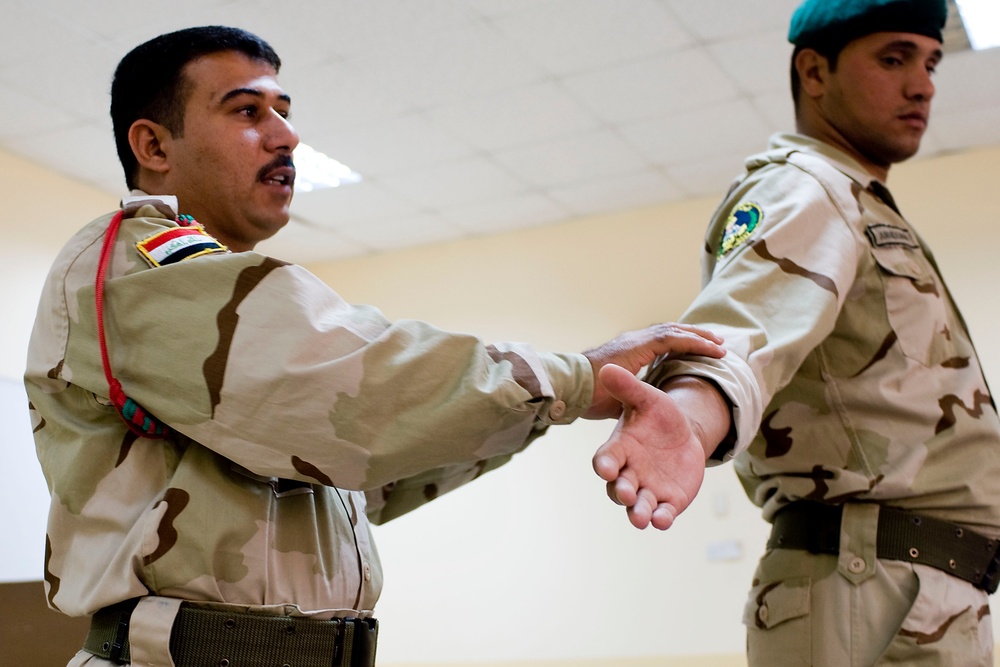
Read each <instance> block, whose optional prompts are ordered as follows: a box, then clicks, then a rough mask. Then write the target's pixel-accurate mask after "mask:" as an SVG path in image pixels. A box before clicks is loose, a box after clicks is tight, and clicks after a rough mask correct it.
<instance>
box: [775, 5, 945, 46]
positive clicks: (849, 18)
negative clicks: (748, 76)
mask: <svg viewBox="0 0 1000 667" xmlns="http://www.w3.org/2000/svg"><path fill="white" fill-rule="evenodd" d="M947 18H948V7H947V4H946V2H945V0H805V2H803V3H802V4H801V5H799V8H798V9H796V10H795V14H793V15H792V23H791V26H790V27H789V29H788V41H789V42H791V43H792V44H795V45H796V46H817V45H822V44H833V43H838V44H847V43H848V42H850V41H852V40H854V39H857V38H858V37H864V36H865V35H870V34H872V33H874V32H911V33H915V34H918V35H926V36H927V37H932V38H934V39H936V40H938V41H939V42H940V41H942V39H941V30H942V29H943V28H944V23H945V19H947Z"/></svg>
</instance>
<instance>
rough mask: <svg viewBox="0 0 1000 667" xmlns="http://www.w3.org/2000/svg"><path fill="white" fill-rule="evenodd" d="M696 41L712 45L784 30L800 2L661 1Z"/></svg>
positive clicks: (783, 0) (786, 0)
mask: <svg viewBox="0 0 1000 667" xmlns="http://www.w3.org/2000/svg"><path fill="white" fill-rule="evenodd" d="M662 1H663V2H664V4H666V6H667V7H668V8H669V9H670V11H671V12H672V13H673V14H674V16H676V17H677V20H678V21H680V22H681V23H682V24H683V25H684V26H686V27H687V28H688V29H689V30H690V31H691V33H692V34H693V35H694V36H695V37H696V38H697V39H699V40H707V41H713V40H718V39H723V38H726V37H733V36H736V35H747V34H757V33H760V32H762V31H767V30H772V29H775V28H778V29H782V30H787V28H788V23H789V20H790V19H791V17H792V13H793V12H794V11H795V8H796V7H798V6H799V4H800V3H801V2H802V0H768V1H767V2H759V1H758V2H733V0H662Z"/></svg>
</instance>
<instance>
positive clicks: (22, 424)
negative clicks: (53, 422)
mask: <svg viewBox="0 0 1000 667" xmlns="http://www.w3.org/2000/svg"><path fill="white" fill-rule="evenodd" d="M0 471H3V472H2V474H3V478H4V481H3V483H2V484H0V507H3V508H4V512H3V515H2V518H0V534H2V535H3V539H0V582H12V581H38V580H40V579H41V578H42V574H43V567H44V565H43V563H44V557H45V524H46V521H47V517H48V513H49V492H48V489H47V488H46V486H45V477H44V476H42V469H41V467H40V466H39V465H38V459H37V458H36V456H35V441H34V439H33V438H32V436H31V420H30V418H29V417H28V397H27V396H26V395H25V393H24V384H23V383H22V382H21V381H20V380H14V379H11V378H8V377H3V376H0Z"/></svg>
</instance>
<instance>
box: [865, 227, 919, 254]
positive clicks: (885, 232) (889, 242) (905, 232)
mask: <svg viewBox="0 0 1000 667" xmlns="http://www.w3.org/2000/svg"><path fill="white" fill-rule="evenodd" d="M865 232H866V233H867V234H868V240H869V241H871V243H872V245H873V246H875V247H876V248H886V247H891V246H901V247H903V248H919V247H920V244H919V243H917V239H916V238H914V236H913V232H911V231H910V230H909V229H905V228H903V227H896V226H895V225H886V224H881V223H880V224H877V225H868V227H867V228H865Z"/></svg>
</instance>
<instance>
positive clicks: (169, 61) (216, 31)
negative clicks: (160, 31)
mask: <svg viewBox="0 0 1000 667" xmlns="http://www.w3.org/2000/svg"><path fill="white" fill-rule="evenodd" d="M223 51H235V52H237V53H242V54H244V55H246V56H248V57H249V58H252V59H254V60H261V61H263V62H266V63H268V64H270V65H271V66H273V67H274V71H275V72H277V71H278V70H279V69H281V59H280V58H278V54H277V53H275V51H274V49H272V48H271V46H270V45H269V44H268V43H267V42H265V41H264V40H263V39H261V38H260V37H258V36H257V35H254V34H252V33H249V32H247V31H245V30H241V29H239V28H230V27H226V26H203V27H197V28H186V29H184V30H178V31H176V32H171V33H167V34H165V35H160V36H159V37H154V38H153V39H151V40H149V41H148V42H145V43H144V44H140V45H139V46H137V47H135V48H134V49H132V50H131V51H130V52H129V53H128V54H127V55H126V56H125V57H124V58H122V60H121V62H119V63H118V67H117V69H116V70H115V76H114V80H113V81H112V83H111V123H112V126H113V127H114V134H115V145H116V147H117V149H118V159H119V160H120V161H121V163H122V169H124V170H125V182H126V184H127V185H128V187H129V189H133V188H135V187H136V176H137V175H138V171H139V163H138V161H137V160H136V158H135V155H134V154H133V153H132V147H131V146H130V145H129V140H128V133H129V129H130V128H131V127H132V124H133V123H135V121H137V120H139V119H142V118H145V119H148V120H151V121H153V122H155V123H159V124H161V125H163V126H164V127H166V128H167V129H168V130H170V132H171V134H173V135H174V136H178V137H179V136H182V135H183V133H184V107H185V105H186V104H187V99H188V95H189V93H190V82H189V81H186V80H185V79H184V76H183V71H184V67H185V66H186V65H187V64H188V63H190V62H191V61H193V60H196V59H198V58H200V57H202V56H207V55H210V54H213V53H220V52H223Z"/></svg>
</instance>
